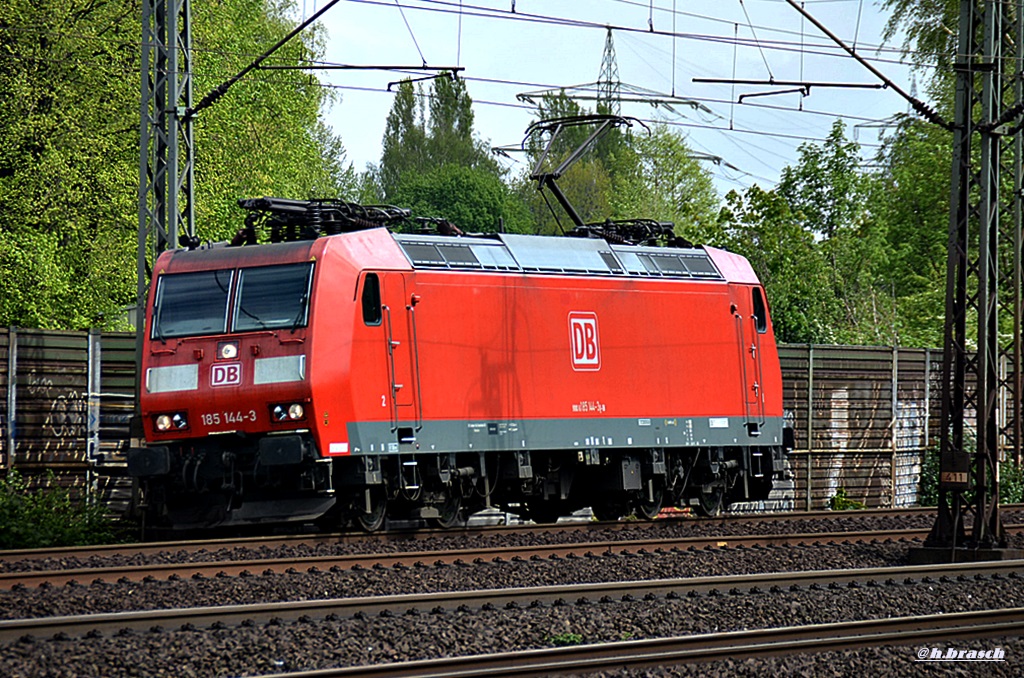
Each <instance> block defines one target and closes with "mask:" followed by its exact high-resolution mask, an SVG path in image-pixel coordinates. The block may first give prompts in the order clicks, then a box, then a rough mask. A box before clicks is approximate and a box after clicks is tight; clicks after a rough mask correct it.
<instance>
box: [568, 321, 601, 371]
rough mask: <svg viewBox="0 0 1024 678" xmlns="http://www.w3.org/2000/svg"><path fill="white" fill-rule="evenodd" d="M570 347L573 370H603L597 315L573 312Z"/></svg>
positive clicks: (570, 327) (570, 326)
mask: <svg viewBox="0 0 1024 678" xmlns="http://www.w3.org/2000/svg"><path fill="white" fill-rule="evenodd" d="M569 345H570V347H571V348H572V368H573V369H574V370H576V371H577V372H596V371H597V370H599V369H601V343H600V340H599V339H598V333H597V314H596V313H592V312H588V311H573V312H571V313H570V314H569Z"/></svg>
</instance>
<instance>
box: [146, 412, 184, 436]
mask: <svg viewBox="0 0 1024 678" xmlns="http://www.w3.org/2000/svg"><path fill="white" fill-rule="evenodd" d="M153 425H154V426H155V427H156V430H157V431H160V432H164V431H170V430H178V431H180V430H182V429H186V428H188V420H187V419H186V418H185V415H184V414H182V413H181V412H175V413H174V414H159V415H157V417H156V419H154V420H153Z"/></svg>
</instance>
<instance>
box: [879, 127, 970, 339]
mask: <svg viewBox="0 0 1024 678" xmlns="http://www.w3.org/2000/svg"><path fill="white" fill-rule="evenodd" d="M878 163H879V165H880V166H881V170H880V171H879V174H878V177H877V180H876V181H875V185H874V187H873V190H872V200H871V202H872V205H874V211H875V213H876V214H877V215H878V217H879V218H880V219H883V220H884V221H885V222H886V231H887V240H888V245H887V249H888V253H889V266H888V269H887V277H888V279H889V281H890V283H891V286H892V290H893V296H894V297H895V302H896V312H895V318H896V331H897V334H898V337H899V341H900V343H902V344H904V345H910V346H941V345H942V333H943V311H944V309H945V278H946V250H947V245H948V233H949V209H950V206H949V195H950V192H949V181H950V167H951V166H952V147H951V145H950V136H949V132H947V131H946V130H944V129H942V128H940V127H938V126H937V125H932V124H931V123H928V122H923V121H920V120H916V119H913V118H909V117H904V118H902V119H901V120H900V122H899V124H898V125H897V127H896V129H895V131H894V132H893V133H892V134H890V135H888V136H887V137H886V139H885V142H884V144H883V146H882V148H881V150H880V151H879V154H878Z"/></svg>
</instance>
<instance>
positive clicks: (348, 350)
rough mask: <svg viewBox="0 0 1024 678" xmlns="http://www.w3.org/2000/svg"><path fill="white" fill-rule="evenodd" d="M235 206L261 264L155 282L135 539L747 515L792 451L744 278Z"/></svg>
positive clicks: (703, 257)
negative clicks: (503, 517) (256, 227)
mask: <svg viewBox="0 0 1024 678" xmlns="http://www.w3.org/2000/svg"><path fill="white" fill-rule="evenodd" d="M247 204H248V206H249V207H250V209H253V210H254V214H260V215H263V216H266V215H268V214H273V215H276V216H275V217H274V219H273V223H274V227H275V232H276V234H277V235H276V239H277V240H283V241H282V242H277V243H274V244H261V245H242V246H212V247H208V248H199V249H194V250H172V251H168V252H165V253H164V254H162V255H161V256H160V258H159V259H158V260H157V262H156V265H155V267H154V278H153V285H152V288H151V292H150V298H149V302H148V308H147V314H146V318H147V322H146V329H145V342H144V346H143V354H142V375H141V382H142V383H141V393H140V400H141V414H142V424H143V427H144V430H145V438H146V446H145V447H141V448H137V449H133V450H131V451H130V453H129V457H128V462H129V471H130V473H131V474H132V475H134V476H136V477H137V478H138V479H139V481H140V489H141V496H142V497H143V500H144V502H143V505H144V507H145V510H146V511H147V513H148V518H149V521H150V523H151V524H162V525H167V526H173V527H186V526H188V527H195V526H212V525H220V524H244V523H253V522H271V521H298V520H301V521H309V520H314V519H316V520H320V521H325V522H330V523H344V522H346V521H350V520H354V521H357V522H358V523H359V524H361V525H362V527H364V528H365V529H370V530H373V529H377V528H379V527H380V526H381V525H382V523H383V521H384V519H385V516H387V515H392V516H400V517H402V518H409V517H419V518H426V519H431V520H432V521H433V522H435V523H437V524H440V525H443V526H448V525H452V524H454V523H456V522H457V521H459V519H460V517H461V516H463V515H465V514H467V513H468V512H472V511H476V510H479V509H482V508H485V507H489V506H498V507H509V506H510V505H511V506H513V507H514V508H513V510H516V511H519V512H522V513H525V514H526V515H528V516H529V517H531V518H533V519H535V520H537V521H550V520H554V519H555V518H557V517H558V516H560V515H566V514H567V513H568V512H571V511H573V510H575V509H579V508H581V507H585V506H591V507H593V510H594V513H595V515H596V516H598V517H599V518H616V517H619V516H622V515H626V514H629V513H636V514H637V515H640V516H647V517H652V516H654V515H656V514H657V513H658V511H659V510H660V509H661V508H662V507H665V506H683V507H685V506H692V507H693V508H695V509H696V510H698V511H700V512H702V513H706V514H713V513H716V512H718V511H720V510H721V509H722V508H723V507H724V506H726V505H728V504H729V503H730V502H733V501H738V500H757V499H764V498H767V496H768V493H769V492H770V490H771V488H772V477H773V474H775V473H777V472H778V471H779V470H781V468H782V463H781V462H782V455H783V451H784V447H785V444H786V442H785V441H786V440H787V438H788V436H787V435H786V432H785V430H784V422H783V411H782V379H781V374H780V368H779V360H778V355H777V353H776V347H775V341H774V337H773V335H772V327H771V322H770V320H769V316H768V307H767V304H766V303H765V296H764V290H763V288H762V287H761V285H760V284H759V283H758V280H757V278H756V276H755V274H754V272H753V270H752V269H751V267H750V265H749V264H748V263H747V261H746V260H745V259H744V258H742V257H740V256H737V255H734V254H730V253H728V252H725V251H722V250H718V249H713V248H710V247H703V248H701V247H691V246H682V247H651V246H635V245H625V244H611V243H610V242H609V241H608V240H607V239H605V238H601V237H581V238H571V237H542V236H527V235H512V234H491V235H484V236H466V235H462V234H456V233H457V229H451V228H448V229H445V228H442V229H441V231H442V232H447V233H448V234H447V235H440V234H435V235H425V234H398V233H394V232H392V231H391V230H389V229H386V228H381V227H373V226H375V225H376V224H380V223H383V222H386V221H387V220H388V219H391V218H393V217H394V216H395V215H394V214H388V213H381V212H373V211H367V210H364V209H362V208H359V207H358V206H355V205H350V204H346V203H320V202H293V201H279V200H278V201H275V200H263V201H251V202H250V203H247ZM381 214H385V216H384V217H380V215H381ZM296 215H301V218H300V217H296ZM339 215H341V216H339ZM378 217H380V218H379V219H378ZM332 224H335V227H334V228H333V229H332V226H331V225H332ZM338 224H342V226H338ZM252 229H253V223H252V222H250V224H249V231H247V232H243V233H241V235H240V238H239V240H240V241H246V240H250V241H251V240H252V239H253V238H252V234H253V233H252ZM289 229H291V231H290V235H289ZM303 229H309V230H311V233H309V234H307V235H311V236H312V235H318V234H321V233H329V232H331V231H332V230H336V231H337V230H347V231H349V232H339V233H337V234H334V235H322V236H320V237H310V238H306V239H304V238H303V237H302V236H303V233H302V232H301V231H302V230H303ZM587 233H589V235H591V236H594V235H595V231H594V230H593V229H591V230H590V231H589V232H585V233H584V234H587ZM613 240H615V239H614V238H613Z"/></svg>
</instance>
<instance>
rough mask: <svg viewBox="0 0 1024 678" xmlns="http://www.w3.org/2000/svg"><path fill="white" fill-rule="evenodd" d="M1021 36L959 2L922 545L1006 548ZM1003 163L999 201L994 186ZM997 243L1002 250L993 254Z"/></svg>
mask: <svg viewBox="0 0 1024 678" xmlns="http://www.w3.org/2000/svg"><path fill="white" fill-rule="evenodd" d="M1022 39H1024V22H1022V21H1021V20H1020V16H1019V9H1018V7H1017V6H1016V5H1013V4H1007V3H1001V2H994V1H993V0H985V1H984V2H978V1H977V0H963V1H962V2H961V4H960V29H959V47H958V49H957V55H956V62H955V66H954V67H955V69H956V100H955V106H956V110H955V119H954V129H953V134H954V140H953V168H952V184H951V200H950V202H951V214H950V226H949V249H948V258H947V267H946V323H945V339H944V355H943V370H942V448H941V460H940V469H939V514H938V517H937V519H936V522H935V526H934V527H933V528H932V533H931V535H930V536H929V538H928V540H927V541H926V546H927V547H936V548H941V549H951V550H953V549H957V547H962V546H966V547H969V548H972V549H1004V548H1005V547H1006V534H1005V531H1004V530H1003V525H1002V521H1001V519H1000V515H999V459H1000V455H1001V454H1003V453H1005V452H1006V451H1010V452H1012V454H1013V456H1014V458H1015V459H1019V457H1020V445H1021V421H1020V416H1019V412H1020V401H1021V380H1020V374H1019V370H1018V369H1017V367H1018V366H1019V365H1020V359H1021V327H1020V325H1021V321H1022V319H1024V316H1022V313H1021V135H1020V124H1019V119H1020V115H1021V112H1022V105H1024V98H1022V85H1021V72H1020V66H1019V55H1018V54H1017V50H1018V49H1019V47H1018V46H1019V45H1020V44H1021V41H1022ZM976 149H977V152H978V155H979V156H980V157H979V158H977V159H976V158H975V157H974V154H975V152H976ZM1007 163H1012V164H1013V165H1012V180H1013V185H1012V186H1011V187H1009V188H1010V189H1011V190H1010V193H1009V194H1007V191H1006V190H1005V188H1006V187H1004V186H1003V183H1004V182H1005V181H1006V178H1007V177H1006V175H1004V170H1005V169H1006V168H1005V165H1006V164H1007ZM1008 174H1009V173H1008ZM1001 197H1005V200H1000V198H1001ZM972 228H976V229H977V231H976V233H975V232H973V231H972ZM1000 240H1004V241H1005V243H1006V244H1004V245H1003V246H1000ZM1000 314H1003V316H1004V318H1005V319H1008V320H1009V321H1010V323H1011V324H1010V325H1007V324H1006V323H1005V322H1004V323H1003V329H1004V330H1005V331H1004V332H1003V333H1001V332H1000ZM971 316H976V318H977V324H978V329H977V335H976V336H977V346H976V347H975V351H973V352H972V351H971V350H970V349H971V347H970V346H969V344H968V332H967V324H968V321H969V320H970V319H971ZM972 386H973V390H972ZM1001 405H1002V406H1001ZM971 410H973V411H974V412H975V414H976V417H977V419H976V421H977V436H976V449H975V450H973V451H972V450H971V449H970V447H971V445H970V440H969V436H967V435H965V425H964V422H965V419H966V418H968V417H969V416H970V414H971ZM1000 413H1002V417H1000ZM968 490H973V496H969V495H968ZM968 514H973V518H974V520H973V528H972V533H971V535H970V537H968V536H967V534H966V531H965V518H966V517H967V515H968ZM954 557H955V556H954Z"/></svg>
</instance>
